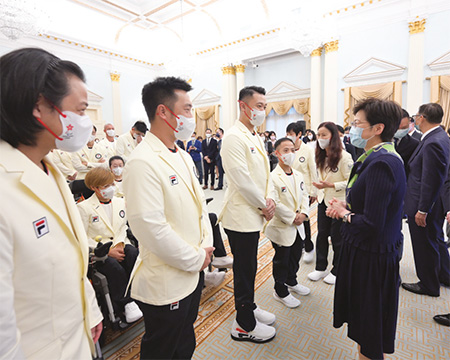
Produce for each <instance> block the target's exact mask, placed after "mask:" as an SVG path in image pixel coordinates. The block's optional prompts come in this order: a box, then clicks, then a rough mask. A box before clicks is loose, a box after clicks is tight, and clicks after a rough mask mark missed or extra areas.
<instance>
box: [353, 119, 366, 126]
mask: <svg viewBox="0 0 450 360" xmlns="http://www.w3.org/2000/svg"><path fill="white" fill-rule="evenodd" d="M366 123H367V121H361V120H355V121H353V122H352V123H350V125H351V126H358V125H362V124H366Z"/></svg>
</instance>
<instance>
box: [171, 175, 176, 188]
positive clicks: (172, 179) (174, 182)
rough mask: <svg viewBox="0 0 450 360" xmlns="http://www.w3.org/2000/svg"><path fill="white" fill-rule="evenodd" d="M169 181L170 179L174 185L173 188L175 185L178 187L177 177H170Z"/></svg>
mask: <svg viewBox="0 0 450 360" xmlns="http://www.w3.org/2000/svg"><path fill="white" fill-rule="evenodd" d="M169 179H170V183H171V184H172V186H173V185H178V179H177V176H176V175H170V176H169Z"/></svg>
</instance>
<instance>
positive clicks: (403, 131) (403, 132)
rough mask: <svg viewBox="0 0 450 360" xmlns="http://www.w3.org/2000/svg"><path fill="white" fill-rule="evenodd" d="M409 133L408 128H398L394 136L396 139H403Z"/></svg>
mask: <svg viewBox="0 0 450 360" xmlns="http://www.w3.org/2000/svg"><path fill="white" fill-rule="evenodd" d="M408 133H409V128H406V129H398V130H397V131H396V132H395V134H394V137H395V138H396V139H403V138H404V137H405V136H406V135H408Z"/></svg>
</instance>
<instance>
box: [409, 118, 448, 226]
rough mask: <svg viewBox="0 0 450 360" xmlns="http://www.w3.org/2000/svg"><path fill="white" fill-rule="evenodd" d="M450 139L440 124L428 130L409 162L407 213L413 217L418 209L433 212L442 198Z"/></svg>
mask: <svg viewBox="0 0 450 360" xmlns="http://www.w3.org/2000/svg"><path fill="white" fill-rule="evenodd" d="M449 157H450V139H449V138H448V136H447V134H446V133H445V130H443V129H442V128H441V127H438V128H437V129H435V130H433V131H432V132H431V133H429V134H427V136H425V138H424V139H423V140H422V141H421V142H420V143H419V145H418V146H417V148H416V150H415V151H414V153H413V154H412V155H411V158H410V160H409V163H408V172H409V174H408V184H407V189H406V197H405V213H406V215H408V216H409V217H414V215H415V214H416V213H417V211H419V210H420V211H423V212H426V213H430V212H431V211H432V210H433V207H434V204H435V203H436V201H437V200H438V199H439V196H440V194H441V190H442V186H443V185H444V181H445V180H446V178H447V174H448V168H449Z"/></svg>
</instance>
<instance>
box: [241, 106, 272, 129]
mask: <svg viewBox="0 0 450 360" xmlns="http://www.w3.org/2000/svg"><path fill="white" fill-rule="evenodd" d="M239 102H241V103H243V104H245V106H247V107H248V108H249V109H250V110H251V115H250V117H249V116H248V115H247V113H245V116H247V118H248V119H249V120H250V124H252V125H253V126H255V127H258V126H261V125H262V123H263V122H264V120H265V119H266V111H265V110H256V109H252V108H251V107H250V106H249V105H248V104H247V103H245V102H243V101H240V100H239Z"/></svg>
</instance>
